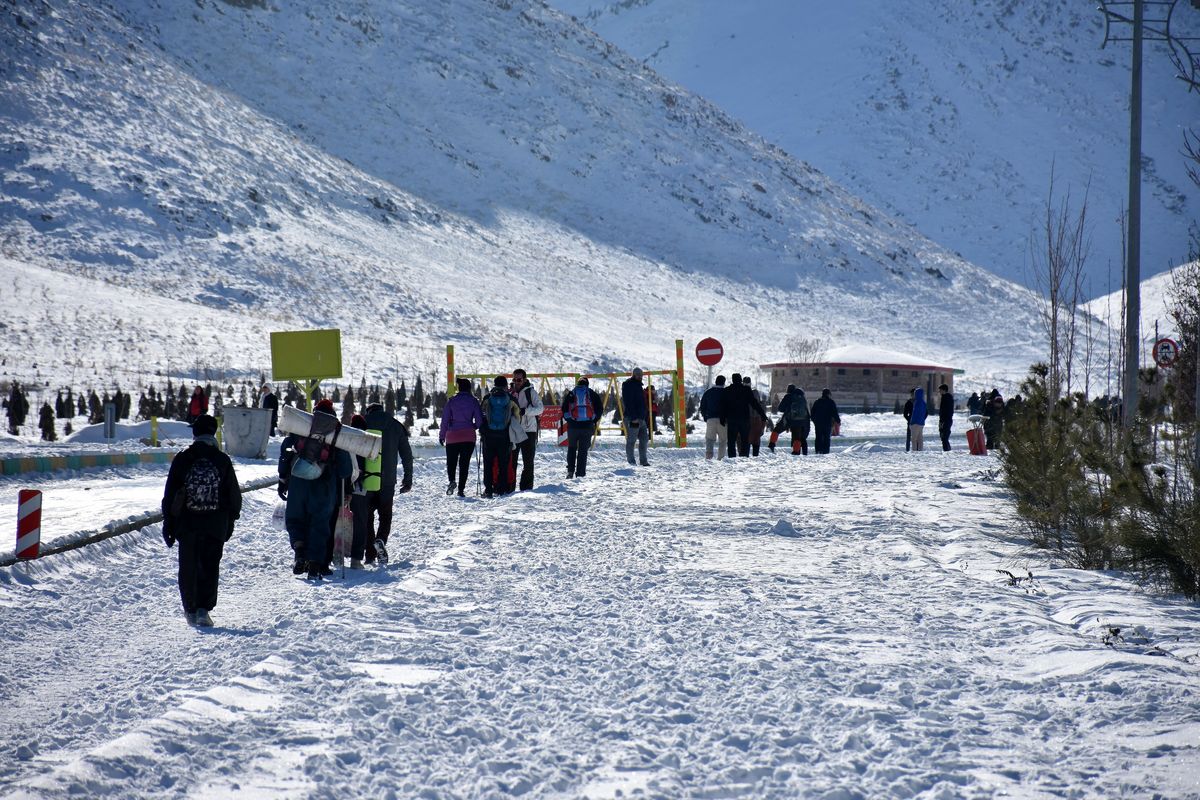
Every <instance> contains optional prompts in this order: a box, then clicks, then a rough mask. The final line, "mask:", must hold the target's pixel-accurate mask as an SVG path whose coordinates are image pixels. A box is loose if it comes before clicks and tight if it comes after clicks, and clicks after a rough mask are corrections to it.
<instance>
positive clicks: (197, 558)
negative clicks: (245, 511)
mask: <svg viewBox="0 0 1200 800" xmlns="http://www.w3.org/2000/svg"><path fill="white" fill-rule="evenodd" d="M216 433H217V421H216V419H214V418H213V417H211V416H209V415H208V414H201V415H199V416H197V417H196V420H195V421H194V422H193V423H192V437H193V438H192V445H191V447H189V448H188V449H187V450H184V451H183V452H182V453H180V454H179V455H177V456H176V457H175V459H174V460H173V461H172V462H171V470H170V472H169V474H168V475H167V485H166V489H165V491H164V492H163V500H162V512H163V523H162V536H163V541H165V542H166V543H167V547H171V546H172V545H174V544H175V542H179V598H180V600H181V601H182V602H183V613H184V615H185V616H186V618H187V621H188V624H190V625H200V626H202V627H206V628H207V627H212V624H213V621H212V617H211V616H209V612H210V611H212V609H213V608H214V607H216V605H217V583H218V580H219V578H220V566H221V556H222V555H223V554H224V550H225V542H227V541H229V537H231V536H233V526H234V521H235V520H237V519H238V517H240V516H241V514H242V490H241V487H240V486H238V480H237V475H236V474H235V473H234V471H233V462H232V461H230V460H229V456H227V455H225V454H224V453H222V452H221V451H220V449H219V448H218V447H217V437H216Z"/></svg>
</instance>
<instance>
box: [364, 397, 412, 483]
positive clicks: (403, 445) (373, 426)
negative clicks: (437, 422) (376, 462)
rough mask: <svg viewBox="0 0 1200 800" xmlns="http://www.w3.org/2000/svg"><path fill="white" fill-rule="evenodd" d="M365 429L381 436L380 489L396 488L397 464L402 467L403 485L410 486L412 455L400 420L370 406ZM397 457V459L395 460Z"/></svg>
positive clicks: (381, 409)
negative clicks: (376, 432)
mask: <svg viewBox="0 0 1200 800" xmlns="http://www.w3.org/2000/svg"><path fill="white" fill-rule="evenodd" d="M366 418H367V429H368V430H372V431H379V432H380V433H381V434H383V450H382V451H381V453H382V456H383V460H382V463H381V465H380V470H381V473H380V479H379V482H380V488H381V490H382V491H387V490H388V489H389V488H392V489H394V488H395V486H396V465H397V462H399V463H400V464H402V465H403V467H404V482H403V485H404V486H406V487H408V486H412V473H413V454H412V445H411V444H409V441H408V428H406V427H404V424H403V423H402V422H400V420H398V419H396V418H395V417H393V416H392V415H391V414H389V413H387V412H386V411H384V410H383V406H378V407H376V406H374V405H372V406H371V407H370V408H369V409H368V410H367V417H366ZM397 456H398V457H399V458H397Z"/></svg>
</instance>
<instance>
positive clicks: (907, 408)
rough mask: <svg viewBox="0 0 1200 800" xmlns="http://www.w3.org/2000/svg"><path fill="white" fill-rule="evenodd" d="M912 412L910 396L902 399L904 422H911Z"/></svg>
mask: <svg viewBox="0 0 1200 800" xmlns="http://www.w3.org/2000/svg"><path fill="white" fill-rule="evenodd" d="M912 412H913V401H912V398H911V397H910V398H908V399H907V400H905V401H904V421H905V422H906V423H908V422H912Z"/></svg>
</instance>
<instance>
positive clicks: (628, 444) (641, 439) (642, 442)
mask: <svg viewBox="0 0 1200 800" xmlns="http://www.w3.org/2000/svg"><path fill="white" fill-rule="evenodd" d="M634 443H636V444H637V446H638V456H639V460H640V461H641V463H642V465H643V466H645V465H646V464H649V463H650V462H649V461H647V460H646V446H647V445H648V444H649V443H650V426H649V425H648V424H647V423H646V420H644V419H642V420H625V458H626V460H627V461H629V463H630V464H633V463H635V462H634V460H633V445H634Z"/></svg>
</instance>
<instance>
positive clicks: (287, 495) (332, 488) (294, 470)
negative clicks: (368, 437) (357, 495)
mask: <svg viewBox="0 0 1200 800" xmlns="http://www.w3.org/2000/svg"><path fill="white" fill-rule="evenodd" d="M340 424H341V423H340V422H338V419H337V417H336V416H335V415H334V410H333V402H332V401H330V400H328V399H326V400H321V401H320V402H319V403H317V405H316V407H315V408H314V409H313V431H330V432H332V431H334V430H336V429H337V427H338V426H339V425H340ZM353 469H354V467H353V463H352V462H351V460H350V454H349V453H347V452H346V451H345V450H340V449H338V448H336V447H330V446H328V445H327V444H325V442H323V441H322V440H321V439H320V438H319V437H317V436H298V435H296V434H294V433H291V434H288V435H287V436H286V437H285V438H284V440H283V442H282V443H281V444H280V446H279V480H280V483H279V496H280V497H282V498H284V499H285V500H287V510H286V512H285V514H284V523H285V525H286V527H287V532H288V540H289V541H290V542H291V546H292V552H293V553H294V555H295V561H294V563H293V564H292V572H293V574H296V575H300V574H302V573H304V572H305V571H307V572H308V577H309V578H314V579H319V578H320V577H321V576H322V575H329V574H330V570H329V567H328V566H327V565H326V563H325V560H326V558H327V555H328V553H329V547H330V542H331V540H332V538H333V525H332V522H333V519H334V513H335V512H336V511H337V504H338V499H339V498H338V495H339V494H340V492H339V487H340V485H341V482H342V481H344V480H345V479H346V478H349V477H350V475H351V474H352V473H353Z"/></svg>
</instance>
